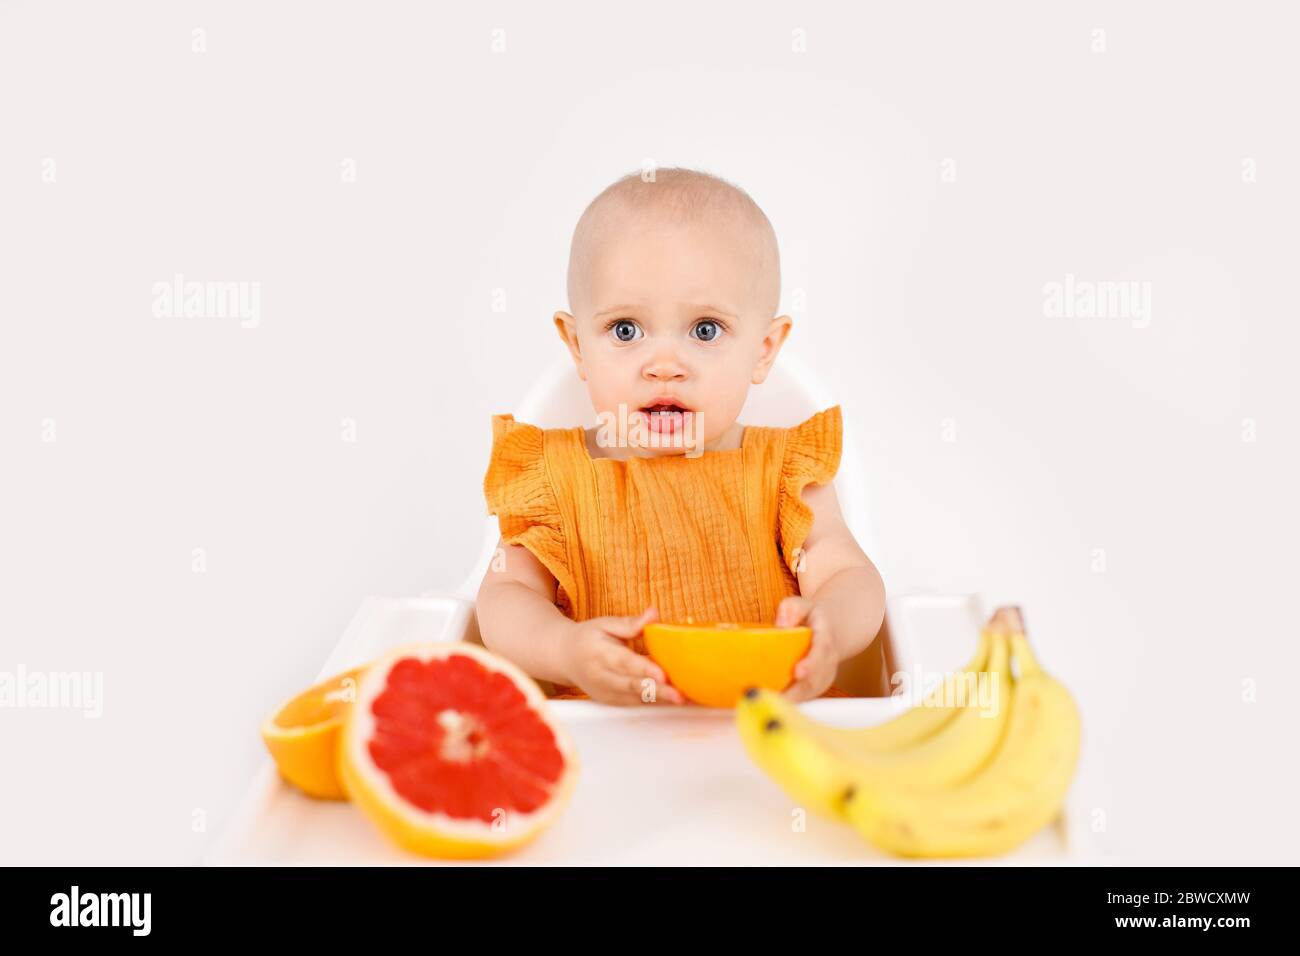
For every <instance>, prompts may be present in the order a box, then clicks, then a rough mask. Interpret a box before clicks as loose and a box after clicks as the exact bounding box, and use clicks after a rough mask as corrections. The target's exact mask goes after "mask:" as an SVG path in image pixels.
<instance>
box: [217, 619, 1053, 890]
mask: <svg viewBox="0 0 1300 956" xmlns="http://www.w3.org/2000/svg"><path fill="white" fill-rule="evenodd" d="M417 600H418V601H429V600H431V599H417ZM433 600H434V602H435V603H434V604H433V605H431V606H427V607H426V608H425V609H426V610H427V611H428V613H429V615H432V617H430V616H428V615H426V616H425V617H424V618H422V617H421V616H420V615H419V614H413V612H412V610H411V602H407V601H402V600H400V599H399V600H396V601H395V600H392V599H379V603H378V604H377V605H375V606H373V607H371V609H370V611H369V612H366V614H363V615H359V618H362V619H363V620H361V621H360V623H358V622H357V621H354V626H352V627H350V628H349V634H348V635H345V640H344V641H341V642H340V647H339V648H338V649H336V652H335V654H334V655H332V656H331V658H330V660H329V662H327V664H326V666H325V668H323V669H322V677H324V676H328V674H332V673H337V672H338V671H341V670H344V669H346V668H347V667H349V666H352V665H353V664H355V663H362V662H364V661H365V660H369V659H372V658H373V657H374V656H375V655H376V654H377V653H378V652H379V651H381V650H382V649H383V647H384V646H391V645H393V644H397V643H400V642H403V641H406V640H410V639H412V638H413V637H414V638H416V639H419V638H420V637H423V638H425V639H432V638H431V631H430V628H436V627H437V626H438V625H436V624H432V623H430V622H431V621H432V620H433V618H434V617H441V619H442V620H444V621H453V622H460V623H463V619H462V617H461V616H460V615H459V612H458V611H457V610H456V609H455V608H454V607H453V608H451V609H450V610H448V609H447V608H445V607H442V606H440V605H438V604H437V599H433ZM909 602H911V603H909ZM962 602H965V604H966V605H968V612H969V614H970V615H971V617H972V618H973V619H974V620H976V621H978V620H980V619H982V616H983V612H982V609H981V608H980V607H979V606H978V598H976V597H974V596H958V597H952V598H943V597H939V596H921V597H917V598H902V599H895V601H891V604H890V616H891V627H893V628H894V629H895V633H896V634H907V635H908V636H909V637H910V638H911V639H914V640H923V639H924V637H923V634H924V631H925V628H926V626H927V623H926V622H927V621H930V622H934V621H937V620H938V619H939V616H937V615H936V614H934V613H932V612H934V611H935V610H936V609H938V610H941V611H944V612H945V613H946V614H948V616H949V618H951V612H952V611H953V608H954V607H958V606H959V605H960V604H961V603H962ZM366 620H369V622H370V623H369V624H366V623H365V621H366ZM422 621H423V622H424V623H421V622H422ZM460 623H457V624H456V626H458V627H459V626H460ZM962 626H963V629H964V627H965V625H962ZM945 627H946V628H949V629H951V627H952V625H951V623H948V624H945ZM377 629H378V630H382V631H383V632H384V636H383V637H382V638H378V637H376V636H375V633H376V630H377ZM413 631H414V633H413ZM974 633H975V631H973V630H968V631H966V636H965V637H964V639H960V640H959V639H957V638H956V637H954V636H952V635H949V642H950V643H951V645H952V647H953V649H954V651H960V653H957V656H956V658H955V660H953V661H952V662H951V663H945V664H944V665H943V666H945V667H947V666H955V665H956V664H960V663H961V662H962V661H963V660H964V658H965V657H966V656H968V655H969V651H970V648H971V646H972V643H973V635H974ZM345 645H346V646H345ZM925 646H926V647H927V648H931V647H933V648H936V649H937V648H939V647H941V642H935V643H934V644H927V645H925ZM945 656H946V655H945ZM913 660H915V657H914V658H913ZM905 703H906V702H905V701H904V699H902V698H823V699H819V700H815V701H809V702H807V703H805V704H802V705H801V708H802V709H804V710H805V711H807V712H808V713H809V714H811V715H813V716H816V717H817V718H818V719H822V720H826V721H828V722H833V723H837V724H842V725H845V726H865V725H867V724H871V723H876V722H879V721H881V720H885V719H888V718H889V717H892V716H894V715H895V714H897V713H899V711H900V710H901V709H902V707H903V706H905ZM547 706H548V707H549V708H552V709H553V711H554V713H555V714H556V715H557V716H558V718H559V720H560V721H561V722H562V723H563V724H564V725H565V726H566V727H567V728H568V730H569V731H570V733H571V734H572V736H573V739H574V744H575V746H576V748H577V751H578V755H579V760H580V761H581V769H580V772H579V778H578V783H577V786H576V787H575V789H574V793H573V798H572V801H571V803H570V804H569V807H568V808H567V810H566V811H565V812H564V814H563V815H562V816H561V817H560V819H559V820H558V821H557V822H556V823H555V825H554V826H552V827H551V829H549V830H548V831H547V832H545V833H544V834H542V836H541V837H540V838H539V839H538V840H537V841H536V842H534V843H532V844H530V845H529V846H526V847H524V848H522V849H521V850H519V851H517V852H515V853H514V854H512V855H510V856H508V857H505V858H503V859H502V860H499V861H493V862H495V863H506V864H517V865H534V864H543V865H556V864H561V865H591V864H597V865H608V864H612V865H641V864H670V865H722V864H732V865H753V864H839V865H844V864H875V863H891V862H898V861H896V860H895V859H894V858H892V857H890V856H888V855H887V854H884V853H883V852H881V851H878V850H876V849H875V848H874V847H872V846H870V845H869V844H867V843H866V842H865V841H863V840H862V839H861V838H860V837H859V836H858V834H857V833H855V832H854V831H853V830H852V829H851V828H850V827H848V826H846V825H843V824H839V823H836V822H834V821H831V820H825V819H823V818H821V817H818V816H816V815H815V814H807V815H804V814H802V813H801V812H797V811H796V808H795V807H794V806H793V804H792V801H791V800H790V799H789V798H788V797H787V796H786V795H785V794H784V792H783V791H782V790H781V789H780V788H779V787H778V786H777V785H776V784H775V783H774V782H773V781H771V780H769V779H768V778H767V777H766V776H765V775H764V774H763V773H762V772H761V771H760V770H759V769H758V768H757V767H756V766H755V765H754V764H753V763H751V762H750V760H749V758H748V756H747V755H746V754H745V751H744V748H743V746H742V745H741V742H740V739H739V737H738V735H737V732H736V729H735V726H734V724H733V715H732V713H731V712H730V711H723V710H711V709H708V708H699V707H662V708H660V707H639V708H625V707H609V706H605V705H602V704H597V703H593V702H591V701H585V700H553V701H549V702H548V704H547ZM1074 819H1078V817H1077V815H1076V814H1071V813H1070V812H1069V811H1068V810H1067V812H1066V813H1064V814H1062V816H1061V818H1059V819H1058V821H1057V822H1056V823H1055V824H1054V825H1052V826H1050V827H1048V828H1046V829H1045V830H1044V831H1043V832H1042V833H1040V834H1039V835H1038V836H1037V837H1035V838H1034V839H1033V840H1032V841H1031V842H1030V843H1028V844H1026V845H1025V846H1023V847H1021V848H1020V849H1019V850H1018V851H1016V852H1015V853H1014V854H1011V855H1008V856H1005V857H1000V858H998V860H997V861H994V862H1009V863H1024V862H1029V861H1035V862H1043V863H1061V862H1070V861H1071V859H1070V858H1071V857H1073V856H1076V853H1075V852H1072V851H1073V850H1076V849H1077V848H1078V839H1079V834H1078V833H1077V831H1076V832H1075V833H1073V834H1072V833H1071V832H1070V828H1068V827H1067V826H1066V823H1067V821H1070V820H1074ZM206 862H208V863H210V864H215V865H231V864H234V865H243V864H253V865H258V864H277V865H278V864H290V865H296V864H313V865H317V864H388V863H392V864H414V863H420V864H427V863H434V864H436V863H438V862H439V861H430V860H426V859H424V858H422V857H417V856H414V855H412V854H409V853H407V852H405V851H403V850H401V849H399V848H397V847H395V846H393V845H392V844H390V843H389V842H388V841H387V840H386V839H385V838H384V837H383V836H382V835H381V834H380V833H379V832H378V831H377V830H375V829H374V828H373V827H372V826H371V825H370V823H369V822H368V821H367V820H366V819H365V818H363V817H362V816H361V814H360V813H359V812H358V811H357V810H356V809H355V808H353V807H352V806H351V805H350V804H348V803H344V802H336V801H321V800H314V799H312V798H310V797H307V796H304V795H302V794H301V793H299V792H298V791H297V790H295V789H293V788H292V787H290V786H289V785H288V784H285V783H284V782H282V781H281V780H280V778H279V776H278V775H277V773H276V771H275V768H274V765H273V764H272V763H271V762H270V760H269V758H268V760H267V761H266V762H265V763H264V765H263V766H262V768H261V769H260V771H259V773H258V777H257V779H256V780H255V781H254V782H253V785H252V787H251V788H250V791H249V793H248V795H247V797H246V799H245V801H244V803H243V805H242V807H241V808H240V809H239V811H238V813H237V815H236V817H235V818H234V820H233V821H232V823H231V825H230V826H229V827H228V828H227V829H226V831H225V832H224V833H223V834H222V835H221V836H220V838H219V839H218V840H217V841H216V843H215V844H214V846H213V847H212V849H211V851H210V852H209V854H208V855H207V857H206ZM476 865H483V864H476Z"/></svg>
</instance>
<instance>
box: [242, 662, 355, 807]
mask: <svg viewBox="0 0 1300 956" xmlns="http://www.w3.org/2000/svg"><path fill="white" fill-rule="evenodd" d="M364 672H365V668H364V667H357V668H353V669H352V670H350V671H347V672H345V673H343V674H336V675H335V676H333V677H331V678H329V680H324V681H321V682H320V683H319V684H317V685H316V686H315V687H311V688H308V689H307V690H305V691H303V692H302V693H301V694H299V695H298V696H296V697H294V698H293V699H292V700H290V701H288V702H287V703H285V704H283V705H282V706H281V707H280V709H279V710H277V711H276V712H275V713H274V714H273V715H272V716H270V717H268V718H267V719H266V721H265V722H264V723H263V724H262V740H263V741H264V742H265V743H266V749H267V750H269V751H271V757H272V758H273V759H274V760H275V765H276V767H277V768H278V769H279V771H280V776H281V777H283V778H284V779H285V780H287V781H289V783H291V784H293V785H294V786H295V787H297V788H298V789H299V790H301V791H303V792H304V793H306V794H309V795H311V796H313V797H320V798H321V799H325V800H346V799H347V793H346V792H345V791H344V790H343V784H342V783H341V782H340V781H339V778H338V773H337V772H336V771H335V766H334V765H335V754H336V752H337V749H338V738H339V733H340V731H341V730H342V728H343V719H344V718H345V717H346V716H347V713H348V711H349V710H350V709H351V708H352V704H353V702H354V701H355V700H356V699H357V683H358V681H359V680H360V679H361V675H362V674H363V673H364Z"/></svg>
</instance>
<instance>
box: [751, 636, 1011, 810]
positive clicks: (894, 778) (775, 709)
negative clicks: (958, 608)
mask: <svg viewBox="0 0 1300 956" xmlns="http://www.w3.org/2000/svg"><path fill="white" fill-rule="evenodd" d="M989 644H991V651H990V657H989V661H988V663H989V667H990V669H989V671H987V672H985V673H984V674H982V675H980V677H981V679H982V680H983V681H984V688H983V689H984V691H985V693H984V694H976V693H973V692H972V693H970V694H969V695H966V698H967V699H966V703H965V706H963V707H960V708H955V710H954V713H953V715H952V716H951V717H950V718H949V719H948V720H947V721H946V722H944V723H942V724H941V725H940V726H939V728H938V729H937V730H935V731H934V732H933V733H931V734H930V735H929V736H926V737H923V738H921V739H920V740H918V741H916V742H915V743H913V744H912V745H911V746H907V747H902V748H899V749H892V750H874V749H872V748H871V747H863V746H861V744H860V738H858V737H857V735H858V734H859V733H861V731H858V730H846V729H844V728H838V727H831V726H829V725H827V724H824V723H822V722H820V721H817V720H813V719H812V718H810V717H808V716H807V715H806V714H803V713H802V712H800V711H799V709H798V708H797V707H796V706H795V705H794V704H793V703H791V702H790V701H789V700H787V699H786V698H784V697H781V696H780V695H778V694H774V693H772V692H771V691H764V690H757V689H756V690H753V691H751V692H749V693H748V694H746V695H745V697H743V698H742V699H741V700H740V702H739V703H738V704H737V707H736V722H737V727H738V728H739V730H740V736H741V740H742V741H743V742H744V745H745V748H746V750H747V751H748V752H749V754H750V756H751V758H752V759H753V760H754V762H755V763H757V764H758V765H759V766H760V767H762V768H763V769H764V770H765V771H766V772H767V773H768V775H769V776H771V777H772V778H773V779H775V780H776V781H777V782H778V783H779V784H781V785H782V787H784V789H785V790H786V792H787V793H789V794H790V795H791V796H792V797H794V798H795V799H796V800H798V801H799V802H800V803H801V804H803V805H805V806H808V807H809V808H811V809H813V810H816V811H817V812H820V813H823V814H826V815H828V816H831V817H834V818H837V819H840V820H844V819H846V816H845V808H844V806H843V802H842V800H843V795H844V794H845V792H846V791H847V790H848V789H849V787H850V786H851V785H857V784H860V783H862V782H870V783H871V784H873V785H875V786H879V787H887V788H891V789H918V790H931V789H936V788H940V787H945V786H948V785H950V784H954V783H956V782H958V781H960V780H962V779H964V778H966V777H968V776H970V775H971V774H972V773H974V772H975V771H976V770H977V769H978V768H979V767H980V766H981V765H982V764H984V763H985V762H986V761H987V760H988V759H989V757H990V755H991V754H992V753H993V752H994V749H995V748H996V747H997V744H998V741H999V740H1000V739H1001V737H1002V733H1003V730H1004V728H1005V727H1006V723H1007V707H1006V697H1007V690H1008V688H1009V686H1010V683H1011V680H1010V678H1011V667H1010V660H1009V646H1008V642H1007V637H1006V635H1005V634H1003V633H1002V632H1001V631H998V630H993V629H990V628H986V629H984V631H983V632H982V634H981V646H982V647H983V646H986V645H989ZM981 698H982V699H981ZM866 729H875V728H866ZM793 738H798V739H797V740H796V739H793Z"/></svg>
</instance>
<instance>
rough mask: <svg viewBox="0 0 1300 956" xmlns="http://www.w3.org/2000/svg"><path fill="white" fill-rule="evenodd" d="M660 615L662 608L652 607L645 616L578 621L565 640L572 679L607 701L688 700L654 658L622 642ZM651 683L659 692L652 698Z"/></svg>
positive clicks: (654, 690)
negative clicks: (647, 692)
mask: <svg viewBox="0 0 1300 956" xmlns="http://www.w3.org/2000/svg"><path fill="white" fill-rule="evenodd" d="M657 616H658V611H656V610H655V609H654V608H653V607H650V608H646V610H645V611H644V612H643V613H642V614H641V616H640V617H615V616H611V617H593V618H589V619H588V620H585V621H578V622H576V623H575V624H574V625H573V630H572V631H571V632H570V633H569V634H568V635H567V636H566V638H565V646H564V656H565V663H566V668H565V669H566V671H567V672H568V674H569V675H570V680H571V681H572V682H573V683H574V684H576V685H577V686H578V687H580V688H581V689H582V690H583V691H585V692H586V693H587V694H588V695H590V697H591V699H592V700H594V701H598V702H600V703H602V704H622V705H630V704H642V703H660V702H662V703H668V704H684V703H686V700H685V698H683V697H682V695H681V692H680V691H679V690H677V689H676V688H675V687H673V686H671V685H670V684H669V683H668V680H667V678H666V677H665V676H664V672H663V671H662V670H661V669H660V668H659V666H658V665H657V664H655V662H654V661H652V660H650V658H648V657H646V656H645V655H644V654H638V653H637V652H636V651H633V650H629V649H628V648H627V647H625V646H624V644H623V642H624V641H630V640H633V639H634V638H636V637H638V636H639V635H640V634H641V629H642V628H643V627H644V626H645V625H646V624H648V623H650V622H651V621H653V620H654V619H655V618H656V617H657ZM647 681H653V682H654V683H653V684H647V683H646V682H647ZM647 687H650V688H653V692H654V693H653V697H652V698H651V699H650V700H646V699H645V695H644V693H643V691H644V690H645V689H646V688H647Z"/></svg>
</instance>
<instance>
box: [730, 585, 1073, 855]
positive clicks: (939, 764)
mask: <svg viewBox="0 0 1300 956" xmlns="http://www.w3.org/2000/svg"><path fill="white" fill-rule="evenodd" d="M1010 659H1014V661H1015V666H1016V669H1017V671H1018V673H1017V674H1016V676H1014V678H1013V677H1012V673H1011V667H1010ZM981 680H986V681H987V682H988V683H987V684H986V685H985V686H986V691H987V692H984V693H978V694H976V693H974V692H972V691H970V690H969V689H970V688H972V687H977V686H979V681H981ZM963 685H964V686H965V687H966V688H968V691H967V693H965V694H964V695H963V694H962V693H960V691H959V689H960V688H961V687H962V686H963ZM954 698H956V700H954ZM736 720H737V726H738V728H739V730H740V735H741V739H742V740H743V741H744V744H745V748H746V750H747V751H748V752H749V754H750V756H751V757H752V758H753V759H754V761H755V762H756V763H757V764H758V765H759V766H760V767H761V768H762V769H763V770H764V771H766V772H767V773H768V775H769V776H771V777H773V778H774V779H775V780H776V781H777V782H778V783H780V784H781V785H782V786H783V787H784V788H785V790H786V792H787V793H789V794H790V795H791V796H792V797H794V798H795V799H796V800H797V801H799V802H800V803H801V804H802V805H804V806H808V807H810V808H813V809H815V810H818V811H820V812H822V813H825V814H827V815H828V816H831V817H833V818H835V819H839V820H843V821H847V822H849V823H851V824H852V825H853V826H854V827H856V828H857V830H858V831H859V832H860V833H861V834H862V835H863V836H865V837H866V838H867V839H869V840H870V841H871V842H872V843H875V844H876V845H878V846H880V847H882V848H883V849H886V850H888V851H890V852H893V853H896V854H899V855H903V856H919V857H951V856H990V855H995V854H998V853H1002V852H1005V851H1007V850H1010V849H1012V848H1013V847H1015V846H1017V845H1019V844H1020V843H1022V842H1023V841H1024V840H1026V839H1027V838H1028V837H1030V836H1032V835H1033V834H1034V833H1036V832H1037V831H1038V830H1039V829H1041V828H1042V827H1043V826H1045V825H1046V824H1047V823H1050V822H1051V821H1052V819H1053V818H1054V817H1055V816H1056V814H1057V813H1058V812H1059V810H1060V807H1061V804H1062V802H1063V801H1064V799H1065V794H1066V791H1067V790H1068V789H1069V785H1070V780H1071V778H1072V777H1073V775H1074V767H1075V763H1076V760H1077V758H1078V751H1079V736H1080V722H1079V713H1078V710H1077V708H1076V707H1075V704H1074V701H1073V699H1072V698H1071V696H1070V694H1069V692H1068V691H1066V689H1065V688H1064V687H1063V686H1062V685H1061V684H1059V683H1058V682H1057V681H1055V680H1053V679H1052V678H1051V677H1050V676H1049V675H1048V674H1046V673H1045V672H1044V671H1043V670H1042V668H1041V667H1039V665H1038V663H1037V661H1036V660H1035V659H1034V657H1033V655H1032V653H1031V652H1030V650H1029V644H1028V641H1027V640H1026V638H1025V635H1024V629H1023V627H1021V625H1020V616H1019V613H1018V612H1016V611H1015V609H1001V610H999V612H998V613H997V614H995V615H994V617H993V620H992V621H990V623H989V624H988V625H987V626H986V627H985V628H984V629H983V630H982V632H981V634H980V646H979V649H978V650H977V652H976V654H975V657H974V658H973V659H972V660H971V662H970V663H969V664H968V665H967V669H966V670H965V671H962V672H959V673H956V674H953V675H949V677H948V679H946V680H945V681H944V684H943V685H942V686H941V687H940V688H938V689H937V690H936V691H935V693H934V694H933V695H931V697H930V698H927V699H926V701H925V702H924V703H923V704H922V705H921V706H919V707H916V708H913V709H912V710H909V711H907V712H906V713H904V714H902V715H900V716H899V717H897V718H895V719H894V720H892V721H889V722H888V723H885V724H881V725H876V726H873V727H864V728H858V729H847V728H842V727H833V726H830V725H828V724H824V723H822V722H820V721H816V720H813V719H812V718H810V717H808V716H807V715H806V714H804V713H802V712H801V711H799V709H798V708H797V707H795V706H794V705H793V704H791V703H790V702H789V701H788V700H786V699H785V698H783V697H781V696H780V695H778V694H774V693H772V692H771V691H764V690H751V691H750V692H749V693H747V694H746V695H745V697H743V698H742V699H741V701H740V702H739V703H738V704H737V707H736Z"/></svg>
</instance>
